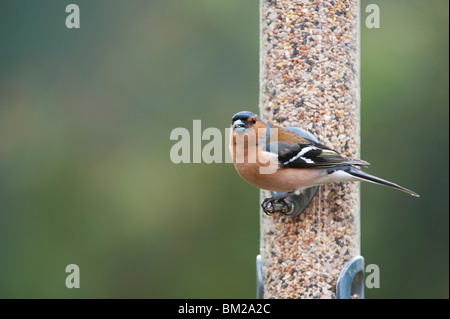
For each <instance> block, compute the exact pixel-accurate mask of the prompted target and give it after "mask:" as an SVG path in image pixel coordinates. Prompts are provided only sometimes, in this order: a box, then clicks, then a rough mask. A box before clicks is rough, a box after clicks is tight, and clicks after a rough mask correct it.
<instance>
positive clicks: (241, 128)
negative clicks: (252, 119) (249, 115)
mask: <svg viewBox="0 0 450 319" xmlns="http://www.w3.org/2000/svg"><path fill="white" fill-rule="evenodd" d="M246 129H247V125H245V123H244V122H242V121H241V120H236V121H234V123H233V130H234V131H238V132H245V130H246Z"/></svg>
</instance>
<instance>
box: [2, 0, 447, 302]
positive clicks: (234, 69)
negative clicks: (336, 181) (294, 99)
mask: <svg viewBox="0 0 450 319" xmlns="http://www.w3.org/2000/svg"><path fill="white" fill-rule="evenodd" d="M69 3H76V4H78V5H79V6H80V10H81V29H78V30H69V29H67V28H66V27H65V18H66V16H67V14H66V13H65V8H66V5H67V4H69ZM370 3H377V4H379V6H380V9H381V28H380V29H367V28H366V27H365V26H364V23H362V37H361V39H362V40H361V62H362V73H361V81H362V91H361V93H362V109H361V113H362V123H361V135H362V136H361V140H362V157H363V158H364V159H366V160H368V161H370V162H371V163H372V166H371V168H370V169H369V172H370V173H373V174H375V175H379V176H380V177H386V178H389V179H391V180H393V181H396V182H398V183H400V184H402V185H404V186H406V187H408V188H411V189H413V190H415V191H417V192H418V193H420V194H421V195H422V197H420V199H415V198H411V197H410V196H407V195H405V194H403V193H399V192H396V191H392V190H390V189H386V188H382V187H377V186H374V185H369V184H368V185H363V186H362V198H361V200H362V204H361V205H362V212H361V227H362V247H361V248H362V255H363V256H364V257H365V259H366V264H372V263H373V264H377V265H379V266H380V270H381V288H379V289H366V296H367V298H408V297H412V298H448V296H449V292H448V286H449V285H448V284H449V277H448V273H449V260H448V256H449V254H448V253H449V245H448V244H449V237H448V228H449V227H448V225H449V223H448V222H449V221H448V212H449V205H448V203H449V201H448V196H449V195H448V191H449V189H448V188H449V187H448V186H449V172H448V168H449V158H448V151H449V148H448V146H449V139H448V138H449V120H448V116H449V114H448V113H449V100H448V92H449V91H448V90H449V89H448V86H449V83H448V82H449V81H448V66H449V65H448V56H449V41H448V39H449V34H448V32H449V31H448V30H449V25H448V20H449V17H448V11H449V10H448V9H449V8H448V6H449V4H448V1H445V0H433V1H425V0H422V1H411V0H401V1H388V0H383V1H378V0H376V1H362V3H361V4H362V8H361V12H362V19H364V18H365V16H366V13H365V12H364V8H365V6H366V5H368V4H370ZM363 22H364V20H363ZM258 36H259V1H256V0H253V1H242V0H226V1H223V0H222V1H219V0H190V1H187V0H185V1H182V0H164V1H163V0H159V1H156V0H154V1H149V0H147V1H143V0H131V1H118V0H114V1H111V0H108V1H106V0H103V1H86V0H76V1H56V0H53V1H49V0H41V1H22V0H18V1H12V0H10V1H1V2H0V43H1V44H0V45H1V46H0V297H2V298H17V297H20V298H80V297H86V298H94V297H95V298H110V297H114V298H254V297H255V296H256V283H255V281H256V280H255V277H256V275H255V257H256V255H257V254H258V245H259V214H258V208H259V203H258V201H259V195H258V194H259V193H258V190H257V189H255V188H253V187H252V186H250V185H247V184H246V183H245V182H244V181H242V180H241V179H240V178H239V177H238V175H237V174H236V172H235V171H234V168H233V166H232V165H231V164H179V165H176V164H173V163H172V162H171V161H170V158H169V151H170V148H171V147H172V145H173V144H174V141H170V140H169V135H170V132H171V130H172V129H174V128H176V127H186V128H188V129H189V130H192V129H191V128H192V120H193V119H201V120H202V127H203V128H207V127H218V128H221V129H222V128H225V127H227V126H228V125H229V121H230V118H231V116H232V115H233V114H234V113H235V112H237V111H240V110H252V111H255V112H256V111H257V110H258V108H257V105H258V96H259V92H258V90H259V84H258V72H259V69H258V68H259V60H258V59H259V57H258V54H259V39H258ZM71 263H75V264H77V265H79V266H80V269H81V288H80V289H71V290H70V289H67V288H66V287H65V284H64V283H65V278H66V275H67V274H66V273H65V267H66V265H68V264H71Z"/></svg>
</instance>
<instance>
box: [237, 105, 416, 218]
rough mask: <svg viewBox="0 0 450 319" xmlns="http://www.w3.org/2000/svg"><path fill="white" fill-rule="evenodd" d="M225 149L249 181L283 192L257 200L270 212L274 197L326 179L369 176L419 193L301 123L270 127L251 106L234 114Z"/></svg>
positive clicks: (279, 199)
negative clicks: (343, 151) (382, 175)
mask: <svg viewBox="0 0 450 319" xmlns="http://www.w3.org/2000/svg"><path fill="white" fill-rule="evenodd" d="M230 153H231V155H232V157H233V163H234V166H235V168H236V170H237V172H238V173H239V175H240V176H241V177H242V178H243V179H244V180H246V181H247V182H248V183H250V184H252V185H254V186H256V187H258V188H261V189H265V190H269V191H276V192H285V193H283V194H281V195H279V196H275V197H271V198H266V199H265V200H264V201H263V202H262V204H261V206H262V208H263V210H264V212H266V213H271V212H274V207H275V204H276V203H279V204H280V203H281V204H283V205H286V206H287V204H286V202H285V201H284V199H285V198H286V197H288V196H291V195H293V194H297V195H298V194H300V193H301V192H302V190H303V189H305V188H308V187H312V186H318V185H323V184H327V183H331V182H347V181H368V182H372V183H375V184H379V185H384V186H389V187H392V188H395V189H399V190H401V191H404V192H406V193H408V194H410V195H412V196H416V197H419V195H418V194H417V193H415V192H413V191H411V190H409V189H406V188H404V187H402V186H399V185H397V184H394V183H392V182H389V181H386V180H384V179H381V178H378V177H375V176H373V175H370V174H367V173H365V172H363V171H362V170H360V169H359V168H357V167H356V166H368V165H369V163H368V162H366V161H363V160H359V159H353V158H348V157H343V156H341V155H340V154H339V153H338V152H336V151H334V150H332V149H330V148H329V147H327V146H325V145H322V144H320V143H319V141H318V140H317V139H316V138H315V137H314V136H313V135H312V134H310V133H309V132H307V131H304V130H302V129H300V128H295V127H288V128H281V127H280V128H278V127H271V126H270V125H268V124H266V123H265V122H263V121H262V120H261V119H260V118H259V117H258V116H257V115H256V114H254V113H252V112H247V111H244V112H239V113H237V114H235V115H234V116H233V118H232V124H231V136H230ZM281 211H282V212H283V210H281Z"/></svg>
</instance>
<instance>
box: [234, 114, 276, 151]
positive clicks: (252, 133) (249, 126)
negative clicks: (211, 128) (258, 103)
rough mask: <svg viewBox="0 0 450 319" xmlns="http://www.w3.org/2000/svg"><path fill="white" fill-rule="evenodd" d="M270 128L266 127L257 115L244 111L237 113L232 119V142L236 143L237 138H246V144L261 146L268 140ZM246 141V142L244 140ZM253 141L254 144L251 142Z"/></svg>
mask: <svg viewBox="0 0 450 319" xmlns="http://www.w3.org/2000/svg"><path fill="white" fill-rule="evenodd" d="M268 128H269V126H268V125H266V124H265V123H264V122H263V121H262V120H261V119H260V118H259V117H258V115H256V114H255V113H252V112H248V111H242V112H239V113H236V114H235V115H234V116H233V118H232V119H231V135H232V141H233V142H234V143H236V138H238V140H239V139H242V138H245V141H246V142H249V143H255V144H256V145H260V144H261V143H262V144H264V142H265V141H266V140H267V137H266V134H267V133H268V131H267V130H268ZM242 141H244V140H242ZM251 141H253V142H251Z"/></svg>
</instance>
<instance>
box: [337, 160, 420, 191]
mask: <svg viewBox="0 0 450 319" xmlns="http://www.w3.org/2000/svg"><path fill="white" fill-rule="evenodd" d="M337 170H343V171H344V172H346V173H347V174H350V175H351V176H353V177H354V178H356V179H357V180H361V181H367V182H371V183H374V184H378V185H383V186H388V187H392V188H395V189H398V190H401V191H403V192H405V193H408V194H410V195H412V196H414V197H420V195H419V194H417V193H416V192H413V191H412V190H409V189H407V188H405V187H402V186H400V185H397V184H395V183H392V182H389V181H387V180H384V179H382V178H379V177H376V176H373V175H370V174H367V173H365V172H363V171H362V170H360V169H358V168H356V167H353V166H338V167H334V168H332V169H330V170H329V174H330V173H333V172H335V171H337Z"/></svg>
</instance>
